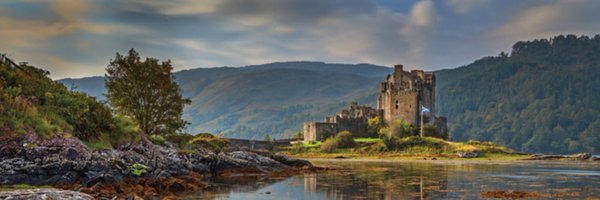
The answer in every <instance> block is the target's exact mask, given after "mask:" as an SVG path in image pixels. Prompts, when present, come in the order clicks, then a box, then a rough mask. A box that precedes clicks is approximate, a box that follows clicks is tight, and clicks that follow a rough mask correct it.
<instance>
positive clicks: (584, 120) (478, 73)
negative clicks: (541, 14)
mask: <svg viewBox="0 0 600 200" xmlns="http://www.w3.org/2000/svg"><path fill="white" fill-rule="evenodd" d="M436 75H437V80H438V81H437V88H436V89H437V94H436V95H437V96H436V98H437V99H436V102H437V108H438V112H439V113H440V114H442V115H446V116H447V117H448V120H449V124H450V130H451V137H452V139H453V140H458V141H463V140H469V139H474V140H483V141H493V142H495V143H498V144H501V145H508V146H510V147H512V148H514V149H516V150H520V151H525V152H551V153H574V152H581V151H586V152H594V153H599V152H600V90H599V87H600V36H598V35H596V36H595V37H593V38H590V37H586V36H581V37H576V36H574V35H567V36H562V35H561V36H557V37H554V38H552V39H538V40H533V41H526V42H517V43H516V44H514V46H513V48H512V52H511V53H510V55H508V54H507V53H501V54H500V55H498V56H494V57H486V58H482V59H480V60H477V61H475V62H473V63H471V64H469V65H467V66H463V67H460V68H457V69H451V70H441V71H438V72H436Z"/></svg>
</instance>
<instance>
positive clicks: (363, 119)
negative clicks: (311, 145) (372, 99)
mask: <svg viewBox="0 0 600 200" xmlns="http://www.w3.org/2000/svg"><path fill="white" fill-rule="evenodd" d="M373 117H383V111H382V110H378V109H374V108H371V107H370V106H360V105H358V103H356V102H352V103H351V104H350V108H349V109H344V110H341V111H339V112H337V113H336V115H334V116H327V117H325V122H306V123H304V141H318V140H322V139H323V138H322V136H323V134H324V133H330V134H337V133H338V132H340V131H350V132H352V134H353V135H354V137H365V136H367V126H368V122H369V119H371V118H373Z"/></svg>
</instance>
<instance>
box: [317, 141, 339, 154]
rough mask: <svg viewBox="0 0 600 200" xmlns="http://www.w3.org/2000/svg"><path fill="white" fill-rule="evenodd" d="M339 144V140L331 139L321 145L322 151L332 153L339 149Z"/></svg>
mask: <svg viewBox="0 0 600 200" xmlns="http://www.w3.org/2000/svg"><path fill="white" fill-rule="evenodd" d="M339 143H340V142H339V140H338V139H337V138H329V139H327V140H325V142H323V143H322V144H321V151H323V152H326V153H331V152H333V150H335V149H337V148H338V146H339Z"/></svg>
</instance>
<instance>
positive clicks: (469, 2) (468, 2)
mask: <svg viewBox="0 0 600 200" xmlns="http://www.w3.org/2000/svg"><path fill="white" fill-rule="evenodd" d="M486 3H488V0H446V4H447V5H448V6H450V7H451V8H452V9H453V11H454V12H456V13H459V14H465V13H467V12H469V11H470V10H471V9H473V8H476V7H478V6H480V5H483V4H486Z"/></svg>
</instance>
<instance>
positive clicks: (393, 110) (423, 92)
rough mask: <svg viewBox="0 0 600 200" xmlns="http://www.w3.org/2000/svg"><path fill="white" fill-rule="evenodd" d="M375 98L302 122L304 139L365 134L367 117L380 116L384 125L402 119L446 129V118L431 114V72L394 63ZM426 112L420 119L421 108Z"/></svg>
mask: <svg viewBox="0 0 600 200" xmlns="http://www.w3.org/2000/svg"><path fill="white" fill-rule="evenodd" d="M380 87H381V90H380V94H379V98H378V99H377V108H371V107H370V106H360V105H358V104H357V103H355V102H353V103H352V104H351V105H350V108H349V109H346V110H342V111H340V112H338V113H336V115H334V116H328V117H326V118H325V121H324V122H305V123H304V141H315V140H322V137H323V136H324V135H327V134H330V135H333V134H336V133H337V132H340V131H344V130H347V131H350V132H352V133H353V134H354V136H355V137H362V136H365V135H366V134H367V125H368V120H369V119H370V118H373V117H380V118H381V119H383V120H384V121H385V123H387V124H392V123H393V122H394V121H395V120H397V119H402V120H404V121H406V122H408V123H411V124H413V125H414V126H420V124H421V119H423V123H427V124H433V125H435V126H436V127H438V130H439V131H440V132H446V131H447V130H446V118H445V117H440V116H436V115H435V114H434V113H435V74H433V72H424V71H423V70H412V71H410V72H407V71H404V70H403V66H402V65H396V66H394V73H393V74H388V75H387V76H386V78H385V80H384V81H383V82H381V86H380ZM422 107H426V108H428V109H429V110H430V112H426V113H424V116H423V118H421V108H422Z"/></svg>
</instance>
